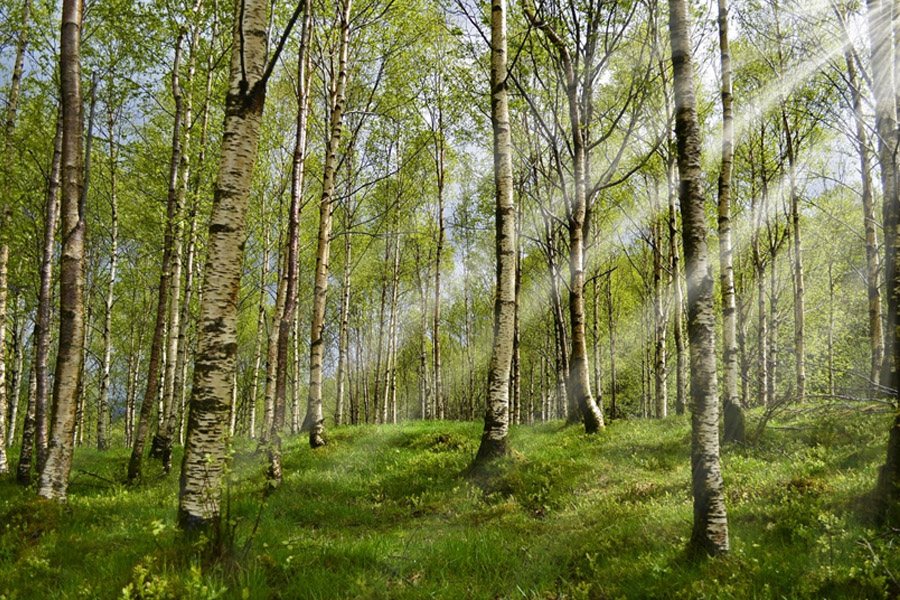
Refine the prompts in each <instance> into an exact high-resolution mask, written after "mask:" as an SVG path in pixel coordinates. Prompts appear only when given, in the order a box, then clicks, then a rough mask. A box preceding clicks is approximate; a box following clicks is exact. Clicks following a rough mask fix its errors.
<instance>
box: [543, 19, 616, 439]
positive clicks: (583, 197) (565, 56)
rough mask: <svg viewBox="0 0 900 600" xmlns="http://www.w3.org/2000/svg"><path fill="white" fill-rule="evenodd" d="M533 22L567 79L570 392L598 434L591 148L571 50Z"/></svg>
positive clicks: (600, 423) (586, 424)
mask: <svg viewBox="0 0 900 600" xmlns="http://www.w3.org/2000/svg"><path fill="white" fill-rule="evenodd" d="M526 15H527V16H528V18H529V20H530V21H531V22H532V23H533V24H534V25H535V26H536V27H537V28H539V29H541V30H542V31H544V32H545V33H546V34H547V36H548V37H549V38H550V40H551V41H552V42H553V44H554V45H555V46H556V48H557V50H558V51H559V58H560V62H561V63H562V65H563V69H564V71H565V79H566V96H567V98H568V103H569V122H570V126H571V128H572V152H573V159H574V167H573V175H574V179H575V197H574V199H573V200H572V205H571V206H570V207H569V210H568V211H567V213H568V215H567V216H568V229H569V318H570V320H571V326H572V355H571V360H570V361H569V368H570V371H569V379H568V381H567V386H566V391H567V395H568V400H569V406H570V407H572V406H576V407H577V410H578V411H579V412H580V413H581V419H582V420H583V421H584V429H585V432H587V433H596V432H597V431H599V430H601V429H602V428H603V426H604V423H603V413H601V412H600V409H599V407H598V406H597V403H596V401H595V400H594V396H593V394H592V393H591V373H590V366H589V364H588V355H587V327H586V318H585V307H584V255H585V240H584V229H585V226H584V225H585V218H586V215H587V190H586V182H585V170H586V162H585V161H586V154H587V146H586V143H585V139H584V131H583V124H582V118H581V103H580V102H579V99H578V79H577V77H576V74H575V67H574V65H573V64H572V59H571V57H570V54H569V49H568V47H567V46H566V45H565V43H564V42H563V40H562V39H561V38H560V37H559V36H558V35H557V33H556V31H555V30H554V29H553V28H552V27H551V26H550V25H548V24H547V23H543V22H539V21H537V20H536V19H535V17H534V16H533V15H532V14H531V12H530V11H528V10H527V9H526Z"/></svg>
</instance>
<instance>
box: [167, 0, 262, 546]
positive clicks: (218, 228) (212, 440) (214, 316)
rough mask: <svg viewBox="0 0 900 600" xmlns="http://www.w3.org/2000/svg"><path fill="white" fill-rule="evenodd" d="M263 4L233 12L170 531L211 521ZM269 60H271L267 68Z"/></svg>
mask: <svg viewBox="0 0 900 600" xmlns="http://www.w3.org/2000/svg"><path fill="white" fill-rule="evenodd" d="M267 6H268V3H267V2H265V1H264V0H244V1H243V2H241V3H240V4H239V5H237V6H236V11H235V12H236V13H237V14H236V18H235V26H234V34H233V42H232V56H231V68H230V76H229V85H228V95H227V97H226V102H225V124H224V135H223V138H222V150H221V155H220V156H221V158H220V163H219V175H218V178H217V179H216V188H215V194H214V197H213V208H212V213H211V215H210V225H209V239H208V242H207V258H206V267H205V275H204V282H203V300H202V302H201V304H200V320H199V325H198V328H197V358H196V361H195V363H194V384H193V387H192V389H191V400H190V413H189V417H188V426H187V437H186V439H185V449H184V460H183V462H182V467H181V479H180V493H179V502H178V523H179V526H180V527H181V528H183V529H196V528H203V527H206V526H209V525H211V524H212V523H213V522H214V521H216V520H217V519H218V515H219V501H220V497H221V478H222V474H223V472H224V469H225V463H226V461H227V456H226V442H227V427H228V411H229V404H230V402H229V400H230V395H231V382H232V376H233V373H234V370H235V367H236V354H237V300H238V292H239V290H240V280H241V267H242V261H243V245H244V241H245V239H246V216H247V205H248V201H249V192H250V179H251V176H252V174H253V166H254V164H255V163H256V156H257V150H258V142H259V129H260V122H261V120H262V111H263V103H264V102H265V94H266V75H264V69H265V61H266V37H267V36H266V12H267ZM276 59H277V56H273V57H272V59H271V60H272V61H273V64H274V61H275V60H276Z"/></svg>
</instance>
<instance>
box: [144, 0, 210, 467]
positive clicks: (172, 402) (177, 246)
mask: <svg viewBox="0 0 900 600" xmlns="http://www.w3.org/2000/svg"><path fill="white" fill-rule="evenodd" d="M202 9H203V0H197V2H196V4H194V10H193V15H194V20H195V21H199V18H198V17H199V15H200V11H201V10H202ZM199 45H200V27H199V25H197V24H195V26H194V29H193V32H192V34H191V45H190V58H189V60H188V73H187V78H186V79H185V85H184V86H182V84H181V81H180V78H179V79H178V80H177V81H176V80H175V76H174V75H173V92H172V93H173V95H175V94H177V95H178V96H183V98H184V99H183V100H181V101H180V102H181V104H182V118H183V120H184V122H183V129H184V140H183V142H182V147H181V157H180V162H179V166H178V169H179V172H180V174H181V180H180V181H179V182H178V184H177V186H178V187H177V189H176V191H175V215H176V222H175V231H174V233H173V236H174V239H173V242H174V248H173V252H172V275H171V278H170V280H169V285H170V289H169V316H168V322H169V328H168V336H169V339H168V348H167V349H166V356H167V357H168V360H167V361H166V377H165V381H166V389H165V398H164V401H163V406H164V407H165V416H164V419H163V427H162V429H161V431H159V432H157V436H156V437H155V438H154V442H155V443H156V445H157V448H158V452H159V458H160V460H161V461H162V465H163V471H164V472H165V473H169V472H170V471H171V470H172V446H173V445H174V444H175V428H176V426H177V424H178V408H179V404H180V395H179V393H178V392H179V383H181V382H180V381H179V368H178V367H179V366H180V365H179V360H178V359H179V356H180V354H179V352H178V350H179V343H180V342H181V340H182V339H183V334H182V320H181V317H182V306H181V268H182V257H183V255H184V200H185V196H186V194H187V188H188V183H189V181H190V176H191V162H190V152H191V130H192V129H193V126H194V95H193V92H192V91H191V90H192V89H193V83H194V74H195V73H196V72H197V48H198V47H199ZM175 84H177V88H176V87H175ZM176 90H177V91H176ZM185 90H186V91H185ZM175 104H176V107H177V106H178V104H179V100H177V99H176V102H175ZM177 113H178V111H177V109H176V118H177V116H178V115H177ZM191 266H193V265H191Z"/></svg>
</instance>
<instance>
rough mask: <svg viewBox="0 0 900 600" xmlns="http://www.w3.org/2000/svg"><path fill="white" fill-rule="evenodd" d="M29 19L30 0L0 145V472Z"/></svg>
mask: <svg viewBox="0 0 900 600" xmlns="http://www.w3.org/2000/svg"><path fill="white" fill-rule="evenodd" d="M30 19H31V0H25V1H24V3H23V5H22V24H21V28H20V29H19V35H18V40H17V42H16V58H15V60H14V62H13V72H12V83H11V85H10V90H9V96H8V97H7V102H6V123H5V127H4V134H5V136H6V145H5V148H4V149H3V162H4V164H3V169H4V171H5V173H4V174H3V175H4V180H5V184H6V185H5V186H4V188H5V189H4V192H3V196H4V197H3V199H2V200H0V473H8V472H9V461H8V460H7V456H6V417H7V401H6V299H7V293H8V288H7V270H8V266H7V265H8V264H9V239H8V232H9V231H10V227H9V225H10V222H11V219H12V199H11V198H10V197H9V196H8V194H9V193H10V192H11V190H12V189H13V186H12V182H11V181H10V179H11V174H12V168H13V162H14V160H15V159H14V156H13V155H14V152H15V150H14V145H13V144H14V142H13V134H14V133H15V129H16V111H17V110H18V107H19V90H20V88H21V82H22V67H23V64H24V61H25V49H26V47H27V46H28V27H29V24H30Z"/></svg>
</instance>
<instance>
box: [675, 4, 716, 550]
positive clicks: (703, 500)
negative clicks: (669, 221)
mask: <svg viewBox="0 0 900 600" xmlns="http://www.w3.org/2000/svg"><path fill="white" fill-rule="evenodd" d="M669 38H670V40H671V45H672V65H673V73H674V88H675V136H676V140H677V144H678V175H679V177H680V181H681V185H680V189H679V199H680V201H681V214H682V237H683V240H684V266H685V272H686V274H687V290H688V293H687V295H688V298H687V309H688V337H689V339H690V360H691V404H692V410H691V476H692V487H693V494H694V528H693V532H692V534H691V546H692V547H693V548H695V549H696V550H698V551H702V552H707V553H709V554H722V553H725V552H728V520H727V517H726V514H725V495H724V489H723V484H722V470H721V467H720V465H719V407H718V398H717V387H718V386H717V377H716V329H715V325H716V319H715V314H714V309H713V279H712V272H711V269H710V265H709V256H708V254H709V251H708V249H707V243H706V213H705V210H704V206H703V205H704V197H703V174H702V173H701V170H700V149H701V146H700V124H699V122H698V119H697V99H696V95H695V92H694V67H693V62H692V58H691V37H690V32H689V25H688V18H687V8H686V6H685V2H684V0H669Z"/></svg>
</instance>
